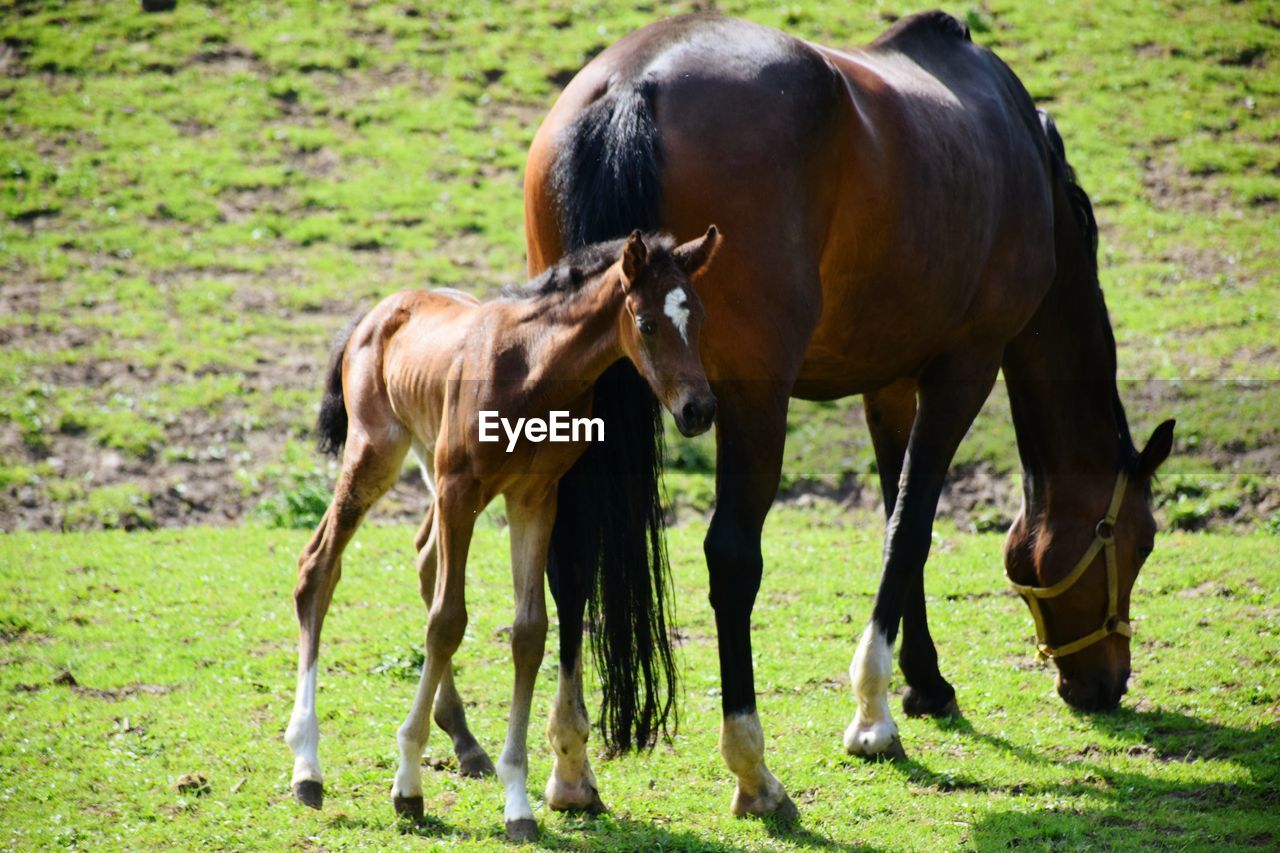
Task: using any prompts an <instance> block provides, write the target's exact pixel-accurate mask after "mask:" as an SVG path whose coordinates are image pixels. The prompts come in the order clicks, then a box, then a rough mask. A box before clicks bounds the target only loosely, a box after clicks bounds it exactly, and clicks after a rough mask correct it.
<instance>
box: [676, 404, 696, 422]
mask: <svg viewBox="0 0 1280 853" xmlns="http://www.w3.org/2000/svg"><path fill="white" fill-rule="evenodd" d="M680 418H681V420H683V421H684V422H685V423H687V424H692V423H694V422H696V421H697V419H698V405H697V404H696V403H694V402H693V401H692V400H690V401H689V402H688V403H685V404H684V408H683V409H681V410H680Z"/></svg>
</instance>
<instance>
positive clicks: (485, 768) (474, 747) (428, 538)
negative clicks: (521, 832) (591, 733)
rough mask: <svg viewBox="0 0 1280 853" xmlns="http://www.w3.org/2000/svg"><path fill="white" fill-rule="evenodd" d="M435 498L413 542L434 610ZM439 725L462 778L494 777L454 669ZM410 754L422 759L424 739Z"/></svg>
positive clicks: (439, 695)
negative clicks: (471, 724) (449, 742)
mask: <svg viewBox="0 0 1280 853" xmlns="http://www.w3.org/2000/svg"><path fill="white" fill-rule="evenodd" d="M435 509H436V508H435V502H434V497H433V500H432V503H431V505H430V506H428V507H427V516H426V518H425V519H424V520H423V522H422V527H420V528H419V529H418V535H417V536H416V537H415V539H414V547H415V548H416V550H417V552H418V589H419V592H420V593H421V595H422V601H423V603H424V604H426V606H427V608H428V609H430V607H431V599H432V597H433V595H434V594H435V588H436V556H437V553H436V552H437V549H436V533H435ZM432 716H433V718H434V719H435V721H436V725H438V726H440V728H442V729H444V732H445V734H447V735H449V738H450V739H451V740H452V741H453V753H454V755H456V756H457V757H458V773H459V774H461V775H463V776H469V777H472V778H480V777H483V776H492V775H493V762H492V761H490V760H489V756H488V754H486V753H485V751H484V749H483V748H482V747H481V746H480V744H479V743H478V742H477V741H476V739H475V736H474V735H472V734H471V729H470V728H468V727H467V712H466V711H465V710H464V709H463V707H462V698H461V697H460V696H458V690H457V688H456V687H455V686H454V683H453V667H451V666H450V667H446V668H445V671H444V675H443V676H441V679H440V689H439V690H437V691H436V699H435V711H434V713H433V714H432ZM406 746H408V747H409V753H408V755H407V756H406V760H414V749H415V748H416V750H417V752H416V757H417V760H419V761H420V760H421V759H422V750H423V749H424V748H425V747H426V742H425V740H424V741H423V742H422V743H420V744H416V745H415V744H411V743H410V744H406Z"/></svg>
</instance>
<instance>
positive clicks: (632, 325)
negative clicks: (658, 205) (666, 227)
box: [617, 225, 722, 436]
mask: <svg viewBox="0 0 1280 853" xmlns="http://www.w3.org/2000/svg"><path fill="white" fill-rule="evenodd" d="M721 241H722V238H721V236H720V233H719V232H718V231H717V230H716V227H715V226H714V225H712V226H711V227H710V228H708V229H707V233H706V234H704V235H703V236H702V237H700V238H698V239H696V240H691V241H689V242H688V243H685V244H683V245H681V246H676V247H675V248H673V249H671V248H667V246H669V245H670V244H669V243H667V244H666V246H664V245H662V244H661V242H659V241H656V240H654V239H653V238H652V237H651V238H650V243H648V244H647V243H646V242H645V238H644V236H643V235H641V233H640V232H639V231H634V232H632V234H631V236H630V237H629V238H628V239H627V241H626V243H624V244H623V246H622V252H621V255H620V257H619V259H618V263H617V271H618V281H619V284H620V286H621V287H622V292H623V293H624V294H625V299H624V306H625V310H624V311H623V312H622V314H621V316H620V318H619V339H620V341H621V344H622V349H623V352H624V353H626V356H627V358H628V359H630V360H631V363H632V364H634V365H635V367H636V370H638V371H640V375H641V376H643V377H644V378H645V381H646V382H648V383H649V387H650V388H652V389H653V393H654V394H655V395H657V397H658V400H659V401H660V402H661V403H662V405H663V406H664V407H666V409H667V411H669V412H671V414H672V416H674V417H675V420H676V426H677V427H679V428H680V432H681V433H683V434H684V435H689V436H692V435H699V434H701V433H704V432H706V431H707V430H708V429H710V428H711V423H712V421H713V420H714V419H715V415H716V398H715V397H714V396H713V395H712V394H711V386H710V385H708V384H707V374H706V373H705V372H704V371H703V369H702V360H701V359H700V358H699V356H698V333H699V332H700V331H701V329H702V321H703V318H704V317H705V314H704V312H703V310H702V303H701V302H699V301H698V295H697V294H696V293H695V292H694V290H693V287H692V286H691V285H690V282H692V281H693V280H694V279H696V278H697V277H698V276H699V275H701V274H702V272H703V271H704V270H705V269H706V268H707V265H708V264H709V263H710V262H711V257H712V256H713V255H714V254H715V253H716V250H717V249H718V248H719V247H720V243H721Z"/></svg>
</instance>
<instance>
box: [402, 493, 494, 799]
mask: <svg viewBox="0 0 1280 853" xmlns="http://www.w3.org/2000/svg"><path fill="white" fill-rule="evenodd" d="M481 509H483V507H482V506H480V500H479V489H478V487H477V485H476V484H475V483H474V482H473V481H470V480H466V479H460V478H450V477H447V476H442V477H441V479H440V484H439V490H438V492H437V494H436V510H435V511H436V525H437V533H436V535H437V537H438V540H437V546H436V547H437V551H438V555H439V556H438V565H439V569H438V575H437V577H436V585H435V594H434V596H433V597H432V602H431V613H430V616H429V618H428V622H427V639H426V661H425V662H424V664H423V666H422V678H421V679H420V680H419V681H418V692H417V694H416V695H415V696H414V699H413V707H412V708H411V709H410V710H409V716H408V717H407V718H406V719H405V721H404V724H403V725H401V726H400V729H399V731H398V732H397V735H396V739H397V741H398V743H399V746H400V766H399V768H398V769H397V770H396V778H395V782H394V784H393V785H392V788H391V798H392V804H393V805H394V806H395V810H396V813H397V814H401V815H406V816H408V817H411V818H413V819H415V820H417V819H420V818H421V817H422V749H423V747H424V746H425V745H426V742H427V735H428V734H429V733H430V730H431V711H432V705H433V701H434V698H435V695H436V692H437V690H438V689H439V687H440V683H441V681H442V679H443V677H444V673H445V672H446V671H447V670H448V668H449V666H450V661H451V660H452V658H453V653H454V652H455V651H457V649H458V646H459V645H460V644H461V642H462V635H463V632H464V631H466V628H467V603H466V595H465V590H464V584H465V581H466V567H467V550H468V548H469V547H470V545H471V534H472V531H473V529H474V527H475V519H476V516H477V515H478V514H479V512H480V510H481Z"/></svg>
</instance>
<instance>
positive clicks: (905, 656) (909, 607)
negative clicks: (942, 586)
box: [863, 381, 960, 717]
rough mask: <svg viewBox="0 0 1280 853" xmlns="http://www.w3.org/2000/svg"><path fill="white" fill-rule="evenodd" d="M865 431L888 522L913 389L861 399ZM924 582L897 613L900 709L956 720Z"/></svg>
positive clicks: (902, 385)
mask: <svg viewBox="0 0 1280 853" xmlns="http://www.w3.org/2000/svg"><path fill="white" fill-rule="evenodd" d="M863 403H864V409H865V412H866V416H867V428H868V430H869V431H870V432H871V443H872V445H873V446H874V447H875V451H876V466H877V468H879V470H880V491H881V494H882V495H883V496H884V513H885V518H886V519H889V518H892V517H893V507H894V504H895V503H897V500H898V480H899V478H900V477H901V476H902V463H903V461H904V459H905V457H906V455H907V439H908V438H909V437H910V435H911V425H912V424H913V423H914V422H915V418H916V384H915V382H910V381H907V382H899V383H896V384H894V385H890V386H889V387H887V388H883V389H881V390H879V391H875V392H873V393H870V394H866V395H864V396H863ZM923 581H924V577H923V573H922V574H921V581H920V583H915V584H912V585H911V587H910V588H909V589H908V590H907V598H906V603H905V605H904V609H903V611H902V648H901V649H900V650H899V651H898V665H899V666H901V667H902V675H903V678H905V679H906V682H907V691H906V694H905V695H904V696H903V697H902V710H903V712H905V713H906V715H907V716H909V717H921V716H925V715H932V716H938V717H944V716H958V715H959V714H960V708H959V706H958V705H956V691H955V690H954V689H953V688H952V686H951V685H950V684H948V683H947V680H946V679H945V678H943V677H942V673H941V672H940V671H939V670H938V652H937V649H935V648H934V645H933V638H932V637H931V636H930V635H929V620H928V614H927V613H926V610H925V599H924V582H923Z"/></svg>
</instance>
